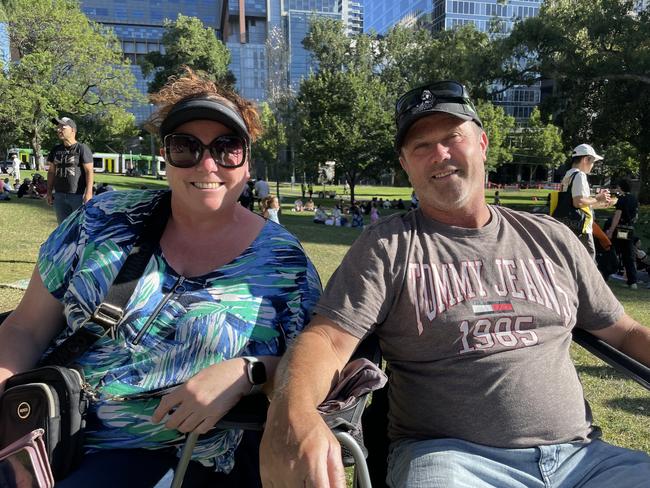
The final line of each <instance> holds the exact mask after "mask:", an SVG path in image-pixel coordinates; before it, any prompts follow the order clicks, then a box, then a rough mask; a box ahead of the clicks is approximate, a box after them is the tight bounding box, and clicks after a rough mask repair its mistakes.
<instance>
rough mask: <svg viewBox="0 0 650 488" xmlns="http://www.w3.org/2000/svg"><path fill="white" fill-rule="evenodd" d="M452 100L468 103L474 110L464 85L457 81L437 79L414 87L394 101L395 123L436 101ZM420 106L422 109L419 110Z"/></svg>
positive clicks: (453, 101) (433, 104)
mask: <svg viewBox="0 0 650 488" xmlns="http://www.w3.org/2000/svg"><path fill="white" fill-rule="evenodd" d="M442 102H452V103H460V104H463V105H468V106H470V107H471V108H472V111H474V112H476V110H475V109H474V105H473V104H472V101H471V100H470V98H469V93H467V90H466V89H465V87H464V86H463V85H462V84H461V83H458V82H457V81H438V82H436V83H431V84H429V85H425V86H420V87H418V88H414V89H413V90H411V91H408V92H406V93H405V94H404V95H402V96H401V97H399V99H398V100H397V102H396V103H395V123H396V124H397V125H399V123H400V119H402V117H404V116H406V115H410V114H411V113H417V112H419V111H423V110H426V109H428V108H431V107H434V106H435V105H437V104H438V103H442ZM420 108H421V109H422V110H420Z"/></svg>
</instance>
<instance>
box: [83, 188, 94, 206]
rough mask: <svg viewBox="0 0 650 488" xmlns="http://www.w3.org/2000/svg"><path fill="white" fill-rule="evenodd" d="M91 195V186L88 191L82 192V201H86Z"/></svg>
mask: <svg viewBox="0 0 650 488" xmlns="http://www.w3.org/2000/svg"><path fill="white" fill-rule="evenodd" d="M92 197H93V190H92V187H91V188H90V191H86V192H84V197H83V202H84V204H85V203H87V202H88V200H90V199H91V198H92Z"/></svg>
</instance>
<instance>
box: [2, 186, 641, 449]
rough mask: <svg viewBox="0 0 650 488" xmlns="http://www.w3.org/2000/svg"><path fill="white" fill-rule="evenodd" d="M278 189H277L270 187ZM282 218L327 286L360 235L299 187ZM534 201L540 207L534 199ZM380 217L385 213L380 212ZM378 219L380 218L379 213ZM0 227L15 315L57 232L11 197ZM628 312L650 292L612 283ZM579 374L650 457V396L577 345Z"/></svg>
mask: <svg viewBox="0 0 650 488" xmlns="http://www.w3.org/2000/svg"><path fill="white" fill-rule="evenodd" d="M96 179H97V181H99V182H104V181H107V182H109V183H110V184H111V185H112V186H114V187H115V188H116V189H120V190H122V189H134V188H139V187H140V186H142V185H144V186H147V187H148V188H155V187H164V186H166V183H165V182H164V181H158V180H155V179H154V178H151V177H143V178H131V177H125V176H121V175H103V174H97V175H96ZM271 186H272V188H273V189H275V185H273V184H272V185H271ZM321 189H322V187H321V186H320V185H318V186H315V187H314V194H315V195H316V194H317V193H318V192H319V191H321ZM325 190H327V191H331V190H335V191H337V198H338V196H342V197H343V198H345V199H346V200H347V199H349V196H345V195H343V188H342V187H331V186H330V187H327V188H325ZM280 192H281V195H282V196H283V199H282V207H283V213H282V215H281V217H280V219H281V221H282V223H283V224H284V225H285V226H286V227H287V228H288V229H289V230H290V231H291V232H293V233H294V234H295V235H296V236H298V238H299V239H300V240H301V241H302V243H303V245H304V247H305V250H306V251H307V253H308V255H309V256H310V258H311V259H312V261H313V262H314V264H315V265H316V268H317V269H318V271H319V273H320V276H321V279H322V280H323V284H326V283H327V280H328V279H329V278H330V276H331V275H332V273H333V272H334V270H335V269H336V267H337V266H338V263H339V262H340V261H341V258H342V257H343V255H344V254H345V252H346V250H347V248H348V247H349V246H350V244H351V243H352V242H353V241H354V239H355V238H356V236H358V235H359V231H357V230H356V229H348V228H340V227H326V226H318V225H315V224H313V223H312V222H311V213H301V214H296V213H293V212H291V211H290V209H291V207H292V204H293V200H294V199H295V198H296V197H297V196H298V195H299V193H300V185H295V186H294V188H293V189H292V188H291V187H290V185H289V184H282V185H281V189H280ZM547 193H548V191H545V190H525V191H505V190H501V191H500V195H501V202H502V204H503V205H506V206H512V207H516V208H521V209H532V207H534V206H538V205H543V204H544V200H545V198H546V194H547ZM410 194H411V190H410V189H409V188H388V187H371V186H360V187H357V188H356V197H357V199H360V200H364V199H370V198H372V197H373V196H377V197H378V198H389V199H391V200H392V199H393V198H402V199H403V200H404V201H405V203H406V204H407V206H408V203H409V202H410ZM492 195H493V191H488V196H487V200H488V201H489V202H492ZM533 197H536V198H537V200H534V199H533ZM335 202H336V200H333V199H329V198H326V199H323V200H318V199H316V203H323V204H324V205H325V206H328V207H330V208H331V207H333V206H334V204H335ZM384 212H385V211H384ZM382 213H383V212H382ZM598 216H599V220H604V219H605V218H606V212H599V214H598ZM0 222H2V229H3V235H2V246H0V283H2V284H3V285H0V311H6V310H10V309H12V308H14V307H15V306H16V304H17V303H18V301H19V300H20V298H21V296H22V293H23V292H22V290H19V289H15V288H12V287H8V286H6V284H7V283H14V282H17V281H19V280H24V279H26V278H29V276H30V275H31V272H32V269H33V267H34V264H35V262H36V258H37V254H38V247H39V245H40V243H42V242H43V241H44V240H45V239H46V237H47V236H48V234H49V233H50V232H51V231H52V230H53V229H54V227H55V226H56V219H55V217H54V211H53V210H52V209H51V208H49V207H48V206H47V204H46V203H45V202H44V201H42V200H29V199H20V200H19V199H17V198H15V197H14V198H12V200H11V201H10V202H0ZM638 228H639V233H640V234H641V236H642V239H643V241H644V244H645V246H644V247H645V248H647V247H648V245H650V207H648V206H646V207H643V208H642V211H641V218H640V223H639V224H638ZM610 286H611V288H612V289H613V291H614V293H615V294H616V296H617V297H618V298H619V300H621V302H622V303H623V305H624V306H625V309H626V311H627V312H628V313H629V314H630V315H631V316H633V317H634V318H635V319H637V320H638V321H639V322H641V323H642V324H644V325H646V326H650V306H649V305H648V303H650V290H646V289H639V290H636V291H635V290H628V289H627V288H626V287H625V286H624V285H622V284H620V283H618V282H613V283H611V284H610ZM572 355H573V358H574V360H575V363H576V367H577V369H578V372H579V373H580V377H581V379H582V383H583V385H584V389H585V392H586V396H587V398H588V399H589V402H590V404H591V407H592V409H593V413H594V419H595V423H596V424H597V425H599V426H601V427H602V429H603V431H604V438H605V439H606V440H607V441H610V442H612V443H614V444H617V445H620V446H625V447H634V448H637V449H642V450H645V451H646V452H648V453H650V395H649V393H648V391H646V390H644V389H643V388H641V387H640V386H637V385H636V383H633V382H631V381H629V380H625V379H623V378H622V377H621V376H620V375H619V374H618V373H616V372H615V371H614V370H612V369H611V368H608V367H606V366H605V365H604V364H603V363H602V362H600V361H599V360H598V359H596V358H594V357H593V356H591V355H590V354H588V353H586V352H585V351H583V350H582V349H580V348H579V347H578V346H574V348H573V351H572Z"/></svg>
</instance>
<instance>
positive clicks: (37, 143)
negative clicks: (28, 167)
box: [32, 127, 45, 171]
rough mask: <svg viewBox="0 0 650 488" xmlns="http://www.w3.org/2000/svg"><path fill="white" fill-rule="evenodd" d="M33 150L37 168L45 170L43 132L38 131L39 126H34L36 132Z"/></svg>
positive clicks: (33, 138)
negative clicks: (42, 148)
mask: <svg viewBox="0 0 650 488" xmlns="http://www.w3.org/2000/svg"><path fill="white" fill-rule="evenodd" d="M32 151H34V165H35V166H36V169H38V170H39V171H42V170H44V169H45V167H44V165H43V159H42V158H41V134H40V133H39V131H38V127H34V132H33V133H32Z"/></svg>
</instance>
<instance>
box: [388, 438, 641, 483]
mask: <svg viewBox="0 0 650 488" xmlns="http://www.w3.org/2000/svg"><path fill="white" fill-rule="evenodd" d="M386 481H387V482H388V485H389V486H391V487H395V488H398V487H399V488H404V487H409V488H420V487H422V488H424V487H426V488H495V487H498V488H578V487H580V488H612V487H616V488H642V487H646V488H647V487H648V486H650V457H649V456H648V455H647V454H645V453H644V452H641V451H633V450H630V449H624V448H621V447H616V446H612V445H611V444H607V443H606V442H603V441H601V440H595V441H592V442H591V443H589V444H578V443H575V444H572V443H567V444H555V445H550V446H539V447H532V448H526V449H502V448H496V447H488V446H483V445H479V444H473V443H471V442H467V441H462V440H458V439H430V440H422V441H418V440H409V439H407V440H400V441H396V442H394V443H393V444H391V447H390V454H389V456H388V476H387V479H386Z"/></svg>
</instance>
